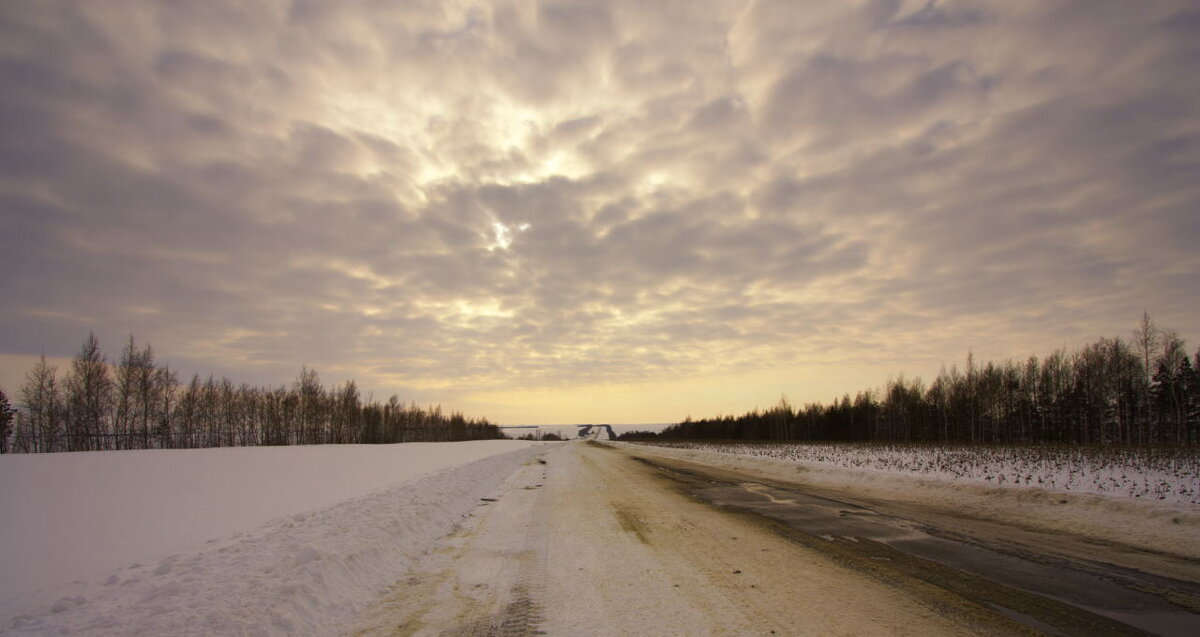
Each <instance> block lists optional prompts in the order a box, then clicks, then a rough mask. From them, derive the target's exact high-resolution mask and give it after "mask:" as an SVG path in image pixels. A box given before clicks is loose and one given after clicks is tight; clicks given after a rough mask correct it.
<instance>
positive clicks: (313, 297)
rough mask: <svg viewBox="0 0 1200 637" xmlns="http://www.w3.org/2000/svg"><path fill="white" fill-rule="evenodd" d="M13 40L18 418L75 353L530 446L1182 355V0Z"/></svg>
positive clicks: (2, 344) (9, 290) (277, 12)
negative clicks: (851, 397)
mask: <svg viewBox="0 0 1200 637" xmlns="http://www.w3.org/2000/svg"><path fill="white" fill-rule="evenodd" d="M0 38H3V41H4V42H5V43H6V45H7V46H6V47H4V50H3V51H0V81H2V82H3V84H4V86H5V87H6V90H5V91H4V92H3V94H0V127H3V130H4V133H3V134H0V211H2V214H0V289H2V290H4V303H3V304H2V305H0V388H3V390H4V391H5V392H6V393H7V394H8V395H9V397H10V400H14V401H15V400H16V394H17V392H18V389H19V387H20V385H21V383H22V382H23V378H24V375H25V373H26V372H27V371H28V370H29V369H30V368H31V367H32V365H33V362H34V361H35V360H36V359H37V358H38V356H39V355H45V356H46V357H47V359H48V361H50V362H51V363H52V364H57V365H58V367H59V372H60V373H62V372H64V371H66V368H67V367H68V366H69V359H70V357H71V356H73V355H74V353H75V352H76V351H77V350H78V348H79V345H80V343H81V342H82V340H83V339H84V338H85V337H86V336H87V334H89V333H94V334H95V335H96V337H97V338H98V339H99V341H100V346H101V348H102V349H103V350H104V352H105V354H106V355H107V356H108V357H109V360H110V361H113V360H114V359H115V358H116V357H117V356H119V353H120V351H121V347H122V345H123V344H124V342H125V341H126V339H128V337H129V335H130V334H132V335H134V337H135V338H136V341H137V344H138V345H139V346H144V345H146V344H151V345H152V346H153V347H154V350H155V353H156V356H157V360H158V362H160V363H168V364H170V365H171V367H172V369H175V370H178V371H179V372H180V376H181V378H187V377H190V376H191V375H192V374H200V375H201V376H207V375H209V374H212V375H214V376H217V377H227V378H230V379H232V380H234V381H235V382H237V383H242V382H245V383H249V384H251V385H255V386H264V387H275V386H280V385H289V384H291V383H292V381H293V380H294V379H295V378H296V375H297V374H298V373H299V371H300V369H301V368H302V367H308V368H310V369H315V370H317V371H318V373H319V374H320V375H321V381H322V384H323V385H326V386H330V385H336V384H340V383H342V382H344V381H346V380H350V379H353V380H355V382H356V383H357V385H358V387H359V388H360V390H361V392H362V394H363V397H364V398H367V397H368V396H370V397H374V398H375V399H376V400H382V399H386V397H387V396H389V395H393V394H395V395H398V396H399V397H400V398H401V399H403V400H404V401H405V402H414V403H418V404H422V405H435V404H439V405H443V406H445V407H446V408H448V409H451V410H454V411H460V412H462V413H464V414H466V415H469V416H472V417H480V418H487V419H489V420H492V421H495V422H508V423H517V422H525V423H543V422H544V423H547V424H558V423H563V422H581V423H586V422H600V423H614V424H616V423H632V424H636V423H647V422H651V423H673V422H679V421H682V420H683V419H685V418H686V417H689V416H691V417H694V418H704V417H710V416H714V415H717V414H741V413H745V412H747V411H750V410H752V409H756V408H766V407H770V406H771V405H773V404H775V403H776V402H777V401H778V400H779V397H780V396H787V397H788V399H789V400H790V401H792V403H793V404H797V405H799V404H805V403H811V402H819V403H826V402H828V401H830V400H834V399H837V398H840V397H841V396H842V395H844V394H854V393H856V392H859V391H865V390H870V389H873V388H876V387H880V386H883V384H884V383H885V382H887V381H888V379H890V378H894V377H896V376H897V375H904V376H906V377H909V378H911V377H914V376H915V377H921V378H924V379H926V380H929V379H932V378H933V377H935V376H936V374H937V373H938V370H939V368H941V367H947V368H949V367H951V366H960V367H961V366H962V365H963V363H964V362H965V361H966V358H967V356H968V354H969V353H970V354H972V355H973V356H974V357H975V359H976V360H978V361H996V362H1002V361H1005V360H1009V359H1012V360H1024V359H1025V358H1027V357H1029V356H1038V357H1042V356H1045V355H1047V354H1048V353H1050V352H1053V351H1055V350H1058V349H1060V348H1061V349H1065V350H1067V351H1074V350H1075V349H1077V348H1079V347H1082V346H1084V345H1085V344H1088V343H1091V342H1094V341H1095V340H1097V339H1099V338H1106V337H1113V336H1122V337H1128V335H1129V334H1130V333H1131V332H1132V331H1133V330H1134V329H1135V328H1136V327H1137V323H1138V321H1139V319H1140V318H1141V316H1142V315H1143V312H1149V314H1150V315H1151V316H1152V317H1153V319H1154V320H1155V321H1156V322H1157V324H1158V325H1159V326H1160V327H1162V328H1170V329H1174V330H1178V332H1179V334H1180V335H1181V336H1182V337H1184V338H1185V339H1186V338H1189V337H1190V338H1200V312H1198V311H1197V310H1198V309H1200V306H1198V305H1197V303H1196V300H1195V299H1197V298H1200V253H1197V251H1196V250H1195V246H1196V245H1197V244H1198V242H1200V216H1198V215H1197V214H1196V211H1197V210H1200V189H1198V188H1197V187H1196V186H1195V183H1194V182H1195V175H1196V174H1197V167H1200V133H1198V132H1197V131H1200V76H1197V74H1196V73H1195V69H1194V67H1195V59H1196V47H1195V42H1197V41H1200V13H1198V12H1197V11H1196V9H1195V7H1194V3H1191V2H1188V1H1186V0H1171V1H1163V2H1158V3H1154V4H1153V5H1151V6H1140V5H1133V4H1126V3H1114V4H1111V5H1109V4H1104V5H1096V4H1095V3H1088V2H1085V3H1068V2H1063V3H1044V2H1036V1H1033V0H1025V1H1019V2H1008V3H1004V4H1003V5H999V6H998V5H996V4H993V3H986V2H982V1H969V0H962V1H950V2H925V1H924V0H896V1H894V2H868V1H863V2H835V1H830V2H825V3H816V4H806V5H805V6H804V10H802V11H801V10H798V9H797V7H796V6H795V5H794V4H793V3H789V2H775V1H769V0H762V1H754V2H749V3H743V2H731V1H720V0H714V1H712V2H706V3H700V4H698V3H695V2H677V3H656V4H655V5H654V6H644V3H639V2H625V1H617V2H586V1H582V0H580V1H575V0H563V1H556V2H545V3H541V4H530V3H521V2H507V1H499V0H498V1H496V2H471V1H467V0H464V1H462V2H448V3H434V4H432V5H428V6H416V5H412V4H408V3H404V4H399V5H395V6H387V7H383V6H378V5H375V4H371V3H366V2H359V1H348V2H342V3H337V4H336V5H328V4H319V3H306V2H288V1H285V0H279V1H278V2H264V3H256V4H254V5H251V6H245V5H244V4H242V3H236V2H221V1H214V2H205V3H202V4H197V5H189V4H183V5H170V6H163V7H152V6H149V5H143V4H138V3H130V4H120V5H111V6H109V5H106V6H105V7H103V8H98V7H96V6H92V5H89V4H87V3H69V2H68V3H62V4H54V3H12V4H10V5H7V6H5V8H4V9H3V10H0ZM1196 345H1197V343H1195V342H1190V343H1189V344H1188V353H1189V354H1191V353H1192V352H1194V351H1195V347H1196Z"/></svg>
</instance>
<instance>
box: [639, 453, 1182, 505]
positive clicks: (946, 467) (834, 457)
mask: <svg viewBox="0 0 1200 637" xmlns="http://www.w3.org/2000/svg"><path fill="white" fill-rule="evenodd" d="M652 444H655V445H657V446H663V447H671V448H675V449H698V450H705V451H715V452H718V453H725V454H731V455H738V456H748V457H759V458H771V459H774V460H782V461H785V462H795V463H798V464H815V465H826V466H833V467H838V468H843V469H859V470H865V471H877V472H886V473H897V474H902V475H909V476H916V477H922V478H935V479H942V480H950V481H963V482H972V483H978V484H988V485H994V486H1001V487H1035V488H1041V489H1048V490H1051V491H1070V492H1075V493H1095V494H1101V495H1113V496H1124V497H1129V498H1145V499H1151V500H1163V501H1166V502H1178V503H1187V504H1200V450H1197V449H1190V448H1179V447H1066V446H937V445H888V444H867V443H755V442H683V441H679V442H676V441H658V442H654V443H652Z"/></svg>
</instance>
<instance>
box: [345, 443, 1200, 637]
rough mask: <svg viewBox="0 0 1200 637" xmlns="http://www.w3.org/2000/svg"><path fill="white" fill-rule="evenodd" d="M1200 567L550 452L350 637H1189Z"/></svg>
mask: <svg viewBox="0 0 1200 637" xmlns="http://www.w3.org/2000/svg"><path fill="white" fill-rule="evenodd" d="M1197 609H1200V564H1197V563H1195V562H1192V561H1188V560H1184V559H1180V558H1177V557H1175V556H1172V555H1170V553H1169V551H1163V552H1160V553H1156V552H1148V551H1143V550H1134V549H1130V548H1128V547H1121V546H1119V545H1114V544H1112V543H1098V542H1094V541H1085V540H1083V539H1080V538H1071V537H1068V536H1064V535H1062V534H1049V533H1044V532H1041V531H1039V530H1038V529H1031V528H1018V527H1012V526H1009V525H1006V524H1004V523H1002V522H997V521H994V520H992V521H988V520H973V519H970V518H966V517H964V516H961V515H959V514H957V512H955V511H953V510H937V509H930V508H927V507H925V508H918V507H911V506H910V507H906V506H903V505H898V504H896V503H889V502H866V501H862V500H860V499H857V498H855V497H854V494H852V493H837V492H829V491H820V490H815V489H813V488H811V487H805V486H802V485H795V484H782V483H778V482H771V481H768V480H763V479H761V478H759V477H756V476H754V475H749V474H745V473H734V472H730V471H727V470H720V469H716V468H713V467H708V466H703V465H697V464H692V463H685V462H681V461H677V460H668V459H665V458H661V457H658V456H655V455H654V454H653V450H652V449H641V448H636V447H635V448H632V449H615V448H613V447H610V446H606V445H602V444H596V443H584V442H572V443H567V444H562V445H556V446H549V447H547V453H546V454H545V455H544V456H543V458H542V459H541V461H539V462H534V463H531V464H530V465H528V466H526V467H524V468H523V469H522V470H521V471H519V472H518V473H517V474H515V475H513V476H512V477H511V478H510V479H509V480H508V481H507V482H506V483H505V484H504V485H501V486H500V487H499V488H498V489H497V491H496V494H495V497H493V498H490V499H489V500H485V501H481V502H480V506H479V507H478V509H477V512H476V514H475V515H473V516H472V517H471V518H469V519H467V520H464V523H463V525H462V527H461V528H460V529H459V531H458V532H457V533H455V534H454V535H452V536H450V537H449V538H446V540H444V541H443V542H442V544H441V546H440V547H439V549H438V550H437V551H434V552H432V553H430V554H429V555H428V556H427V557H426V558H425V559H424V560H423V561H422V563H421V564H420V565H419V566H418V568H416V569H415V570H414V571H413V573H411V574H410V577H408V578H407V579H406V580H405V581H403V582H398V583H397V585H396V586H395V588H394V589H393V591H392V592H391V594H390V595H389V596H387V597H386V598H384V599H382V600H381V601H380V602H379V603H377V604H376V605H375V606H374V607H373V608H371V609H369V610H368V611H367V612H366V613H364V615H363V616H362V620H361V621H360V622H359V623H358V624H357V625H356V626H354V627H352V628H351V630H350V631H348V632H349V633H351V634H355V635H530V634H547V635H770V634H776V635H837V634H842V635H938V634H987V635H1008V634H1050V635H1138V634H1147V633H1150V634H1165V635H1197V634H1200V614H1197Z"/></svg>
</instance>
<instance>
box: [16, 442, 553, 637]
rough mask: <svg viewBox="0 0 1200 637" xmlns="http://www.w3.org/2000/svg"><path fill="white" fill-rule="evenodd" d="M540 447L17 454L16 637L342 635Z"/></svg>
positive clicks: (481, 445) (424, 445)
mask: <svg viewBox="0 0 1200 637" xmlns="http://www.w3.org/2000/svg"><path fill="white" fill-rule="evenodd" d="M542 451H544V447H543V446H542V445H541V444H539V443H529V442H517V441H475V442H459V443H409V444H403V445H338V446H313V447H272V448H237V449H204V450H185V451H118V452H86V453H69V454H46V455H27V456H0V507H2V508H3V511H4V514H3V516H0V632H3V633H5V634H9V633H11V634H60V633H62V632H64V631H71V632H83V633H87V634H114V635H116V634H120V635H138V634H141V635H165V634H174V635H178V634H197V635H200V634H288V633H291V634H331V633H336V632H338V626H339V622H342V621H345V620H346V618H348V617H350V616H352V615H353V614H354V613H355V612H356V611H357V610H358V609H360V608H362V607H363V606H364V605H365V604H367V603H368V602H369V601H371V600H372V599H373V598H374V597H375V596H377V595H378V594H380V593H381V592H382V591H383V590H386V588H387V587H388V586H389V585H390V584H392V583H393V582H394V581H395V579H396V577H397V574H398V573H400V574H402V573H403V572H404V571H405V569H406V567H407V564H408V563H409V562H410V561H411V560H412V559H413V558H414V556H415V555H416V554H417V553H419V552H420V551H422V550H425V549H426V548H427V547H428V545H429V543H430V542H432V541H433V540H435V539H437V538H439V537H442V536H443V535H445V534H446V533H448V532H449V531H450V530H452V528H453V527H454V525H455V524H456V523H457V522H458V521H459V520H461V519H462V517H463V516H464V515H466V514H467V513H468V512H469V511H470V510H471V509H472V508H473V507H474V506H475V505H476V504H477V503H478V501H479V498H480V497H484V496H486V495H488V494H489V493H490V492H491V490H493V489H495V488H496V485H497V484H498V483H499V482H500V481H502V480H504V479H505V478H506V477H507V476H508V475H509V474H511V473H512V472H513V471H514V470H515V469H516V468H517V467H519V466H521V465H522V464H524V463H526V462H529V461H531V459H532V458H534V457H536V455H537V454H539V453H541V452H542Z"/></svg>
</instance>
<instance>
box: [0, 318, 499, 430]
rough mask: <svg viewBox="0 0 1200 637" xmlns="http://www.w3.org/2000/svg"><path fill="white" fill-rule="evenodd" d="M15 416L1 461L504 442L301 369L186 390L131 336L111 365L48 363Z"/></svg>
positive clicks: (1, 400) (99, 360) (27, 387)
mask: <svg viewBox="0 0 1200 637" xmlns="http://www.w3.org/2000/svg"><path fill="white" fill-rule="evenodd" d="M19 400H20V404H19V405H18V406H17V408H15V409H14V408H13V407H11V406H10V403H9V400H8V398H7V397H6V396H5V395H4V394H3V393H0V445H3V446H2V447H0V452H3V453H7V452H20V453H36V452H53V451H95V450H115V449H192V448H200V447H240V446H258V445H316V444H349V443H367V444H386V443H396V442H440V441H451V440H479V439H493V438H504V437H505V436H504V434H503V433H502V432H501V430H500V429H499V427H497V426H495V425H493V424H491V423H489V422H488V421H487V420H486V419H475V418H466V417H464V416H463V415H462V414H461V413H458V412H453V413H450V414H446V413H443V412H442V409H441V407H440V406H437V407H419V406H417V405H416V404H406V403H403V402H401V401H400V399H399V398H398V397H396V396H392V397H391V398H389V399H388V400H387V402H383V403H380V402H376V401H371V400H366V401H364V400H363V398H362V396H361V395H360V394H359V391H358V387H357V385H356V384H355V382H354V381H353V380H348V381H346V382H345V383H344V384H342V385H341V386H337V387H328V388H327V387H324V386H322V384H321V381H320V377H319V376H318V375H317V372H316V371H315V370H312V369H308V368H303V369H302V370H301V372H300V375H299V377H297V378H296V380H295V382H293V383H292V384H291V386H290V387H276V388H264V387H252V386H250V385H247V384H245V383H242V384H238V385H235V384H234V383H233V382H231V381H230V380H229V379H228V378H221V379H216V378H214V377H212V376H208V377H207V378H206V379H201V377H200V376H199V375H198V374H197V375H193V376H192V378H191V380H189V381H188V382H186V383H181V382H180V381H179V378H178V375H177V374H176V372H175V371H174V370H172V369H170V367H169V366H167V365H160V364H158V363H157V362H156V361H155V356H154V350H153V349H152V348H151V347H150V346H149V345H146V346H145V347H144V348H139V347H137V345H136V343H135V342H134V339H133V336H130V337H129V341H128V342H127V343H126V344H125V347H124V349H123V350H122V352H121V357H120V359H119V360H118V361H117V362H116V363H115V364H110V363H109V361H108V360H107V358H106V357H105V356H104V354H103V353H102V352H101V351H100V346H99V343H98V342H97V341H96V337H95V336H94V335H93V334H89V335H88V337H87V339H86V340H85V341H84V343H83V346H82V347H81V348H80V350H79V352H78V353H77V354H76V355H75V357H74V358H73V359H72V361H71V367H70V369H69V370H68V371H67V372H66V374H65V375H63V376H61V377H60V375H59V373H58V370H57V368H55V367H53V366H51V365H49V364H48V363H47V362H46V358H45V356H43V357H42V358H41V359H40V360H39V361H38V363H37V364H35V366H34V368H33V369H32V370H30V371H29V372H28V374H27V375H26V378H25V383H24V384H23V385H22V386H21V388H20V390H19Z"/></svg>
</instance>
